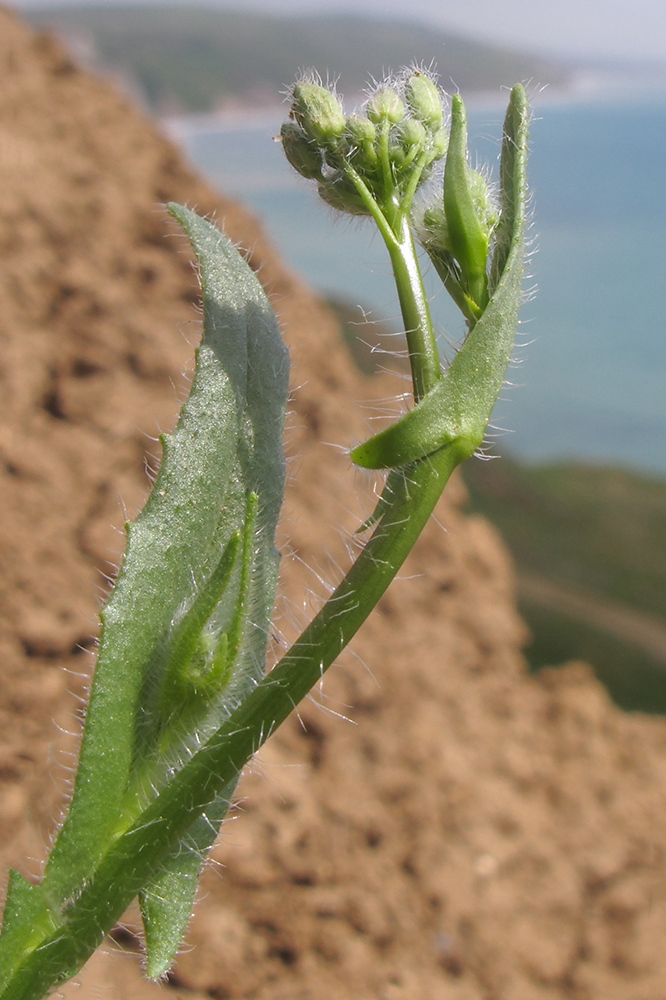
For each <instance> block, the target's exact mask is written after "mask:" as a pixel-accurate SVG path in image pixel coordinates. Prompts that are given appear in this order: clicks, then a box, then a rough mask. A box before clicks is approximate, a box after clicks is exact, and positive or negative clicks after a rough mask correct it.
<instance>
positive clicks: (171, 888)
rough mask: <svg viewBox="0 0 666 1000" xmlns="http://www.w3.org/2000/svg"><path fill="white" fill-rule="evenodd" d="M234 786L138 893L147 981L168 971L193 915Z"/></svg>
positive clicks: (200, 818) (193, 828)
mask: <svg viewBox="0 0 666 1000" xmlns="http://www.w3.org/2000/svg"><path fill="white" fill-rule="evenodd" d="M235 787H236V781H235V780H234V781H232V782H230V783H229V784H228V785H227V787H226V788H225V790H224V792H223V793H222V795H220V796H218V798H217V799H216V800H215V802H213V803H212V804H211V805H210V806H209V807H208V808H207V809H206V811H205V813H204V814H203V815H202V816H200V817H199V819H198V820H196V822H195V823H193V825H192V826H191V827H190V830H189V832H188V834H187V836H186V837H184V838H183V839H182V840H181V841H180V842H179V843H178V845H177V847H176V848H175V849H174V850H173V851H172V852H171V854H170V855H169V857H168V858H167V860H166V861H165V863H164V864H163V865H162V868H161V869H160V871H159V872H158V873H157V875H155V877H154V878H152V879H151V880H150V882H149V883H148V885H147V886H146V887H145V889H144V890H143V891H142V892H141V893H140V894H139V903H140V906H141V916H142V918H143V926H144V930H145V936H146V955H147V959H146V968H145V972H146V975H147V976H148V978H149V979H159V978H160V977H161V976H164V975H165V974H166V973H167V972H168V971H169V969H170V968H171V964H172V962H173V960H174V956H175V954H176V952H177V951H178V948H179V947H180V943H181V941H182V940H183V935H184V933H185V929H186V927H187V924H188V921H189V919H190V915H191V913H192V906H193V905H194V896H195V893H196V889H197V883H198V881H199V875H200V874H201V869H202V867H203V865H204V863H205V860H206V854H207V852H208V849H209V848H210V847H211V846H212V844H213V843H214V841H215V838H216V837H217V834H218V831H219V829H220V824H221V823H222V820H223V819H224V817H225V816H226V814H227V811H228V809H229V802H230V800H231V796H232V795H233V793H234V789H235Z"/></svg>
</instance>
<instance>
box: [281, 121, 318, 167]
mask: <svg viewBox="0 0 666 1000" xmlns="http://www.w3.org/2000/svg"><path fill="white" fill-rule="evenodd" d="M280 138H281V139H282V148H283V149H284V155H285V156H286V157H287V159H288V160H289V162H290V163H291V165H292V167H293V168H294V170H297V171H298V173H299V174H300V175H301V177H307V179H308V180H312V178H314V177H316V178H320V177H321V167H322V161H321V152H320V151H319V149H317V147H316V146H315V145H314V144H313V143H312V142H310V140H309V139H308V138H307V136H306V135H305V133H304V132H303V130H302V129H301V127H300V125H297V124H296V122H285V123H284V125H283V126H282V128H281V129H280Z"/></svg>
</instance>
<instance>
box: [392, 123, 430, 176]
mask: <svg viewBox="0 0 666 1000" xmlns="http://www.w3.org/2000/svg"><path fill="white" fill-rule="evenodd" d="M394 135H395V138H396V139H397V142H396V143H395V144H393V145H392V146H391V149H390V156H391V159H392V161H393V162H394V163H395V165H396V166H397V167H403V166H405V167H406V166H408V165H409V164H410V163H412V161H413V160H415V159H416V157H417V156H420V155H421V153H422V152H423V150H424V149H425V145H426V130H425V128H424V127H423V125H422V124H421V122H417V121H415V120H414V119H413V118H405V120H404V121H403V122H401V123H400V125H399V126H398V128H397V129H396V130H395V133H394Z"/></svg>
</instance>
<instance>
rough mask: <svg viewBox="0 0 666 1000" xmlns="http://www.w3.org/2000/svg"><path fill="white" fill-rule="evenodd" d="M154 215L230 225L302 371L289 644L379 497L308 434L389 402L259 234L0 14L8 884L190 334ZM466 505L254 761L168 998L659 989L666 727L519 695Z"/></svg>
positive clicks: (540, 682)
mask: <svg viewBox="0 0 666 1000" xmlns="http://www.w3.org/2000/svg"><path fill="white" fill-rule="evenodd" d="M170 198H175V199H178V200H181V201H187V202H189V203H190V204H194V205H197V206H198V207H199V208H200V209H201V210H202V211H204V212H216V214H217V217H218V219H220V220H221V221H223V222H224V224H225V225H226V227H227V230H228V232H229V233H230V235H231V236H232V237H233V238H234V239H235V240H238V241H239V242H241V243H242V244H243V245H244V246H245V247H247V248H249V250H250V255H251V257H250V259H251V262H252V265H253V266H254V267H256V268H257V269H258V270H259V273H260V276H261V278H262V280H263V281H264V282H265V284H266V287H267V288H268V290H269V292H270V293H271V294H272V296H273V299H274V302H275V304H276V307H277V309H278V311H279V313H280V316H281V319H282V322H283V326H284V330H285V336H286V338H287V340H288V342H289V344H290V346H291V349H292V358H293V361H294V385H295V390H294V401H293V413H292V416H291V430H290V434H289V439H288V447H289V451H290V454H292V455H296V456H298V458H297V461H296V460H295V461H294V462H293V463H292V466H291V470H292V480H291V486H290V488H289V493H288V496H287V501H286V507H285V516H284V521H283V528H282V542H283V547H284V548H285V549H287V548H289V549H290V550H291V551H292V552H293V554H294V557H293V558H291V559H285V560H284V573H283V585H282V591H283V597H282V604H281V607H282V612H283V621H282V625H283V627H284V629H285V631H286V632H287V633H289V634H291V633H293V631H294V628H295V626H296V621H297V620H298V619H299V618H300V617H301V616H302V614H303V611H302V608H303V594H304V593H305V592H306V590H307V588H308V587H310V586H312V584H313V581H314V584H315V586H314V589H315V590H316V589H317V588H318V584H317V577H316V574H317V573H318V572H319V573H320V575H321V576H323V577H324V578H325V579H327V580H330V579H332V578H333V577H334V576H335V575H336V573H337V572H338V570H336V569H335V566H336V564H339V563H343V562H345V560H346V559H347V555H346V552H345V544H344V539H345V538H347V537H348V533H349V531H350V529H352V528H353V527H354V526H355V524H356V523H357V520H356V518H357V516H358V514H359V512H360V510H361V509H363V510H366V511H367V509H368V507H369V504H370V500H369V498H368V496H367V495H366V494H364V492H363V490H364V488H365V486H364V483H363V482H360V481H359V480H358V479H357V477H356V476H355V474H354V472H353V471H352V470H351V469H350V466H349V462H348V460H347V459H346V457H345V455H344V452H343V451H342V450H341V449H337V448H331V447H325V446H324V445H323V443H322V442H326V443H332V444H334V445H340V446H345V445H348V444H349V443H350V442H352V441H354V440H358V439H359V438H360V437H361V436H362V434H363V432H364V430H363V416H364V414H363V411H359V410H358V408H356V407H354V406H352V405H350V401H354V400H364V399H368V398H369V397H384V396H390V395H391V394H392V393H394V392H395V391H396V386H395V385H394V384H393V383H392V382H391V381H390V379H386V380H384V379H379V380H374V381H373V380H364V379H363V378H362V377H361V376H359V375H357V374H355V373H354V372H353V371H352V370H351V369H350V366H349V364H348V361H347V359H346V356H345V355H344V352H343V350H342V348H341V347H340V346H339V343H338V340H337V332H336V328H335V325H334V324H333V322H332V320H331V317H330V315H329V314H328V313H326V312H325V311H324V310H322V308H321V307H320V306H319V305H318V304H317V302H316V300H315V299H314V298H313V297H312V296H311V295H310V294H309V293H308V292H307V291H306V290H304V289H303V288H302V287H301V286H300V285H298V283H297V282H295V281H294V280H293V279H292V278H291V276H290V275H288V274H287V273H286V272H285V271H284V269H283V268H282V267H281V265H280V263H279V262H278V261H277V260H276V259H275V257H274V255H273V254H272V252H271V250H270V248H269V247H267V246H266V245H265V243H264V241H263V239H262V237H261V233H260V231H259V230H258V229H257V226H256V225H255V223H254V222H253V221H252V220H251V219H249V218H248V217H247V216H246V215H245V214H244V213H243V212H241V211H240V210H239V209H238V208H236V207H235V206H232V205H230V204H228V203H226V202H224V201H222V200H221V199H220V198H218V197H217V196H216V195H214V194H213V193H212V192H211V191H210V190H209V189H208V188H207V187H206V186H205V185H203V184H202V183H201V182H200V181H199V180H198V179H197V178H196V177H195V176H194V175H193V174H192V173H191V172H190V171H189V170H188V169H187V168H186V167H185V166H184V165H183V164H182V162H181V160H180V159H179V157H178V154H177V153H176V152H175V151H174V149H173V148H172V147H171V146H170V145H169V144H168V143H167V142H165V141H164V140H163V139H162V138H160V136H159V135H157V134H156V132H155V131H154V129H153V128H152V127H151V125H150V124H149V123H148V122H147V121H145V120H144V119H142V118H141V117H140V116H139V115H138V114H137V113H136V112H135V111H133V110H132V109H130V108H128V107H127V106H126V105H125V104H123V103H122V101H121V100H119V99H118V98H117V97H116V96H115V95H114V94H113V93H112V92H111V91H110V90H109V89H108V88H107V87H106V86H105V85H103V84H102V83H100V82H99V81H97V80H94V79H91V78H90V77H87V76H85V75H83V74H81V73H79V72H78V71H77V70H76V69H74V67H73V66H72V65H71V64H70V63H69V61H68V60H67V59H66V58H65V57H63V55H62V54H61V53H60V52H59V51H58V50H57V48H56V47H54V46H53V44H52V43H50V42H49V41H47V40H44V39H43V38H40V37H38V36H35V35H34V34H32V33H31V32H30V31H29V30H28V29H27V28H25V27H24V26H22V25H21V24H20V23H19V22H18V21H17V20H16V19H15V18H14V17H13V16H12V15H11V14H9V13H8V12H0V256H1V258H2V263H1V267H0V337H1V339H2V350H1V352H0V381H1V385H2V393H1V398H0V476H1V480H2V483H1V490H0V496H1V500H0V503H1V504H2V516H1V517H0V535H1V544H0V559H1V569H2V572H1V573H0V615H1V617H0V647H1V652H2V660H1V663H2V667H1V669H2V692H1V702H0V720H1V725H2V732H1V736H0V782H1V784H0V836H1V837H2V860H3V862H6V863H9V862H10V861H11V862H14V863H19V864H21V863H22V865H23V869H24V870H25V871H27V872H30V871H32V872H36V871H37V870H38V864H37V862H36V861H34V860H32V861H30V860H26V859H30V858H33V859H34V858H36V857H37V858H38V857H40V856H42V855H43V851H44V847H43V845H44V842H45V841H46V839H47V838H48V835H49V831H50V830H51V828H52V823H53V820H54V817H55V816H56V814H57V810H58V808H59V807H60V806H61V804H62V796H63V794H64V789H65V786H66V778H67V772H66V770H65V767H64V766H63V764H64V765H66V764H67V758H64V759H63V758H62V754H63V752H64V751H66V750H68V749H69V750H71V747H72V742H71V739H70V738H69V737H68V736H67V735H66V734H59V733H58V732H57V730H56V729H55V728H54V726H53V723H52V721H51V720H52V718H53V717H55V718H56V719H57V720H59V722H60V723H61V724H63V725H64V726H65V727H66V726H67V720H68V717H70V716H71V713H72V711H73V709H74V706H75V702H74V700H73V697H72V694H70V693H68V691H67V688H69V689H70V691H71V692H73V694H76V693H77V692H80V691H81V689H82V682H81V681H80V680H79V679H78V677H77V675H78V674H80V673H81V672H83V673H85V672H86V670H87V669H88V665H89V656H88V655H87V654H86V653H85V652H82V651H81V647H83V648H84V649H85V648H86V647H90V645H91V643H92V636H93V634H94V631H95V616H96V610H97V600H98V597H97V595H98V594H99V592H100V588H101V584H102V578H101V576H100V573H102V574H103V573H106V572H108V570H109V561H111V562H113V560H114V558H115V556H114V555H113V553H114V552H115V553H117V550H118V545H119V543H118V541H117V535H116V534H114V531H113V529H112V527H110V526H111V525H115V526H118V525H119V524H120V523H121V521H122V518H123V507H122V504H121V500H120V498H121V497H122V501H123V502H124V504H125V507H126V508H127V510H128V511H129V513H130V514H131V513H132V512H134V511H135V510H136V508H137V506H138V505H139V504H140V502H141V497H142V495H143V493H144V491H145V489H146V485H147V481H146V477H145V470H144V462H145V461H149V462H150V461H151V459H150V458H149V457H147V456H150V453H151V452H152V451H153V450H154V445H153V444H152V443H151V441H150V438H149V435H154V433H155V431H156V429H157V428H158V427H163V426H167V425H169V424H170V423H171V422H172V421H173V419H174V413H175V409H176V402H177V396H178V394H179V392H181V393H182V391H183V386H184V381H183V379H182V377H181V376H180V372H181V370H182V369H183V367H184V366H185V365H186V364H187V362H188V359H189V357H190V355H191V347H190V345H189V344H188V339H189V340H190V341H193V340H195V339H196V332H197V324H196V316H195V312H194V306H193V303H194V301H195V299H196V287H195V281H194V277H193V275H192V272H191V268H190V262H189V258H188V256H187V254H185V253H183V242H182V239H180V238H178V237H176V238H173V236H169V235H168V234H169V233H172V232H173V229H172V227H170V226H169V224H168V223H167V222H166V221H165V217H164V212H163V210H162V209H161V208H159V203H161V202H164V201H166V200H167V199H170ZM174 384H175V386H176V387H177V388H174ZM350 497H351V498H352V499H351V500H350V499H349V498H350ZM462 499H463V495H462V489H461V487H460V485H458V486H457V487H455V488H453V489H452V490H450V491H449V493H448V499H446V500H445V501H443V502H442V504H441V506H440V508H439V511H438V520H437V521H433V522H432V523H431V525H430V526H429V528H428V530H427V531H426V532H425V534H424V537H423V539H422V541H421V542H420V543H419V545H418V546H417V549H416V551H415V553H414V555H413V558H412V559H411V560H410V562H409V564H408V566H407V567H406V569H405V572H404V574H403V578H402V579H401V580H400V581H398V582H397V583H396V584H395V585H394V586H393V588H392V589H391V591H390V593H389V595H388V596H387V597H386V598H385V599H384V600H383V601H382V602H381V605H380V608H379V610H378V612H377V613H376V614H375V615H374V617H373V618H372V620H371V621H370V622H369V623H368V625H367V626H366V627H365V628H364V630H363V631H362V633H361V634H360V636H359V637H358V641H357V642H356V643H355V647H354V649H355V653H356V656H355V657H353V656H352V655H349V656H348V657H347V658H346V659H345V660H344V662H343V663H342V664H341V665H340V666H339V667H338V668H336V669H334V670H333V671H332V672H331V675H330V677H329V678H327V679H326V682H325V685H324V689H323V693H320V694H318V695H317V696H316V697H315V698H314V699H313V700H312V701H311V702H307V703H306V704H305V705H304V706H302V707H301V708H300V710H299V715H300V718H298V717H294V718H293V719H292V720H291V721H290V722H289V723H288V724H287V725H286V726H285V727H284V728H283V730H281V731H280V733H279V734H278V735H277V736H276V737H275V738H274V739H273V740H272V741H271V742H270V743H269V745H268V747H267V748H266V750H265V752H263V753H262V755H261V761H260V762H257V763H255V765H253V767H252V768H251V769H250V773H249V774H248V775H247V776H246V778H245V779H244V782H243V785H242V791H243V794H244V797H245V798H244V802H243V804H242V808H241V809H240V810H239V812H238V818H237V819H236V820H235V821H234V822H233V823H231V824H229V825H227V826H226V827H225V830H224V833H223V837H222V839H221V841H220V843H219V845H218V846H217V847H216V848H215V850H214V858H215V860H216V861H217V862H220V863H221V864H222V865H223V866H224V867H221V868H220V867H219V866H216V867H215V868H211V869H210V871H209V872H208V874H207V876H206V878H205V883H204V886H203V891H202V894H201V901H200V903H199V905H198V908H197V911H196V915H195V918H194V921H193V923H192V926H191V929H190V931H189V934H188V940H189V942H190V943H191V944H192V945H194V946H195V947H194V948H193V949H192V950H190V951H188V952H186V953H184V954H183V955H182V957H181V958H180V960H179V962H178V965H177V967H176V970H175V973H174V976H173V981H172V983H171V986H170V987H165V989H168V990H172V991H173V990H175V991H176V993H177V995H179V996H182V997H185V996H186V995H187V994H188V990H189V989H196V990H199V991H209V992H210V993H211V994H212V995H214V996H216V997H247V998H250V997H252V998H257V1000H259V998H261V1000H278V998H284V1000H287V998H289V1000H296V998H303V1000H305V998H312V1000H315V998H316V1000H320V998H321V1000H324V998H340V1000H343V998H344V1000H347V998H351V997H353V998H354V1000H366V998H368V1000H369V998H387V1000H399V998H406V1000H407V998H408V1000H439V998H442V1000H489V998H493V1000H495V998H497V1000H500V998H501V1000H536V998H539V1000H541V998H543V1000H546V998H565V997H567V998H570V997H573V998H581V1000H583V998H585V1000H587V998H589V1000H597V998H598V1000H661V998H663V997H666V948H665V947H664V941H665V940H666V879H665V877H664V857H665V854H666V723H664V722H663V721H660V720H648V719H644V718H640V717H635V718H630V717H626V716H623V715H622V714H621V713H620V712H619V711H618V710H617V709H615V708H614V707H612V705H611V704H610V703H609V702H608V700H607V698H606V696H605V694H604V693H603V691H602V689H601V688H600V687H599V685H597V684H596V683H595V682H594V680H593V679H592V678H591V676H590V674H589V673H588V671H587V670H585V669H584V668H581V667H579V668H570V669H568V670H565V671H563V672H561V673H550V674H547V675H543V676H541V677H540V678H539V679H533V678H530V677H528V676H526V674H525V672H524V666H523V662H522V660H521V656H520V645H521V641H522V639H523V627H522V625H521V623H520V621H519V620H518V619H517V617H516V613H515V610H514V604H513V581H512V571H511V566H510V565H509V563H508V561H507V557H506V554H505V551H504V549H503V547H502V545H501V543H500V541H499V539H498V538H497V536H496V535H495V533H494V532H493V530H492V529H491V528H490V527H489V526H488V525H487V524H486V523H485V522H483V521H482V520H479V519H467V518H465V517H464V516H463V515H462V514H461V513H460V509H459V507H460V504H461V502H462ZM306 567H309V568H310V569H306ZM63 667H65V668H69V669H70V670H71V671H73V673H71V674H69V675H67V674H65V672H64V671H63V669H62V668H63ZM340 716H346V717H347V718H348V719H351V720H353V722H351V721H345V719H343V718H340ZM124 939H125V941H126V942H129V945H130V947H131V946H132V943H133V939H132V937H131V934H130V935H128V934H127V933H126V934H125V935H124ZM83 981H84V983H85V984H86V990H90V992H91V994H92V995H95V996H105V997H114V998H115V997H118V998H121V997H123V998H124V997H129V996H132V997H134V998H136V997H140V996H141V995H142V994H143V993H144V992H145V995H146V997H147V996H148V994H149V993H156V991H157V989H158V987H155V986H148V985H146V986H142V985H141V983H140V981H139V977H138V972H137V968H136V963H134V961H133V960H128V959H126V958H125V957H124V956H120V955H118V954H113V953H111V954H108V955H106V956H104V955H102V956H101V957H98V958H96V959H95V960H93V962H92V963H91V966H90V969H89V971H88V972H87V973H86V974H84V976H83ZM100 986H101V987H103V988H104V989H103V991H102V992H100V990H99V987H100ZM75 995H78V996H79V997H81V996H82V995H83V994H82V993H81V992H79V993H78V994H75Z"/></svg>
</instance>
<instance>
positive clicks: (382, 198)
mask: <svg viewBox="0 0 666 1000" xmlns="http://www.w3.org/2000/svg"><path fill="white" fill-rule="evenodd" d="M291 97H292V103H291V110H290V115H289V117H290V120H289V121H288V122H286V123H285V124H284V125H283V126H282V129H281V133H280V135H281V139H282V144H283V147H284V152H285V155H286V157H287V159H288V160H289V162H290V163H291V165H292V166H293V167H294V168H295V169H296V170H297V171H298V172H299V174H301V175H302V176H303V177H307V178H309V179H312V180H316V181H318V187H319V194H320V195H321V197H322V198H323V199H324V201H326V202H327V203H328V204H329V205H332V206H333V207H334V208H336V209H339V210H340V211H344V212H350V213H352V214H354V215H364V214H370V211H369V207H368V201H367V197H364V195H363V194H362V193H361V191H360V190H359V184H358V182H356V183H355V180H354V178H356V179H357V180H360V181H361V182H362V185H364V186H365V188H366V189H367V192H368V193H369V195H370V196H371V197H372V198H373V199H374V200H375V202H376V203H377V204H378V205H379V206H380V207H385V206H386V205H388V204H390V203H392V204H399V203H400V201H401V199H402V196H403V194H404V192H405V191H409V192H410V196H411V195H413V192H414V190H415V188H416V187H417V186H418V185H419V184H420V183H422V182H423V180H425V178H426V177H427V175H428V173H429V172H430V170H431V168H432V165H433V163H435V161H436V160H439V159H441V158H442V157H443V156H444V154H445V153H446V147H447V135H446V131H445V129H444V126H443V112H442V101H441V97H440V93H439V91H438V89H437V87H436V85H435V83H434V81H433V80H432V79H431V78H430V77H429V76H428V75H427V74H425V73H422V72H420V71H417V70H411V71H409V72H407V73H405V74H404V75H403V77H402V78H400V79H399V80H398V81H397V82H396V83H395V85H389V84H382V85H381V86H379V87H378V88H377V89H376V90H375V91H374V93H372V94H371V95H370V97H369V98H368V100H367V101H366V103H365V105H364V107H363V112H364V113H363V114H352V115H348V116H345V113H344V111H343V108H342V104H341V103H340V101H339V100H338V97H337V96H336V94H335V93H334V92H333V91H332V90H328V89H326V88H325V87H322V86H321V85H320V84H319V83H317V82H315V81H313V80H308V79H303V80H300V81H299V82H298V83H296V84H295V86H294V88H293V90H292V94H291ZM410 200H411V199H410ZM406 207H407V208H408V207H409V206H406Z"/></svg>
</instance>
